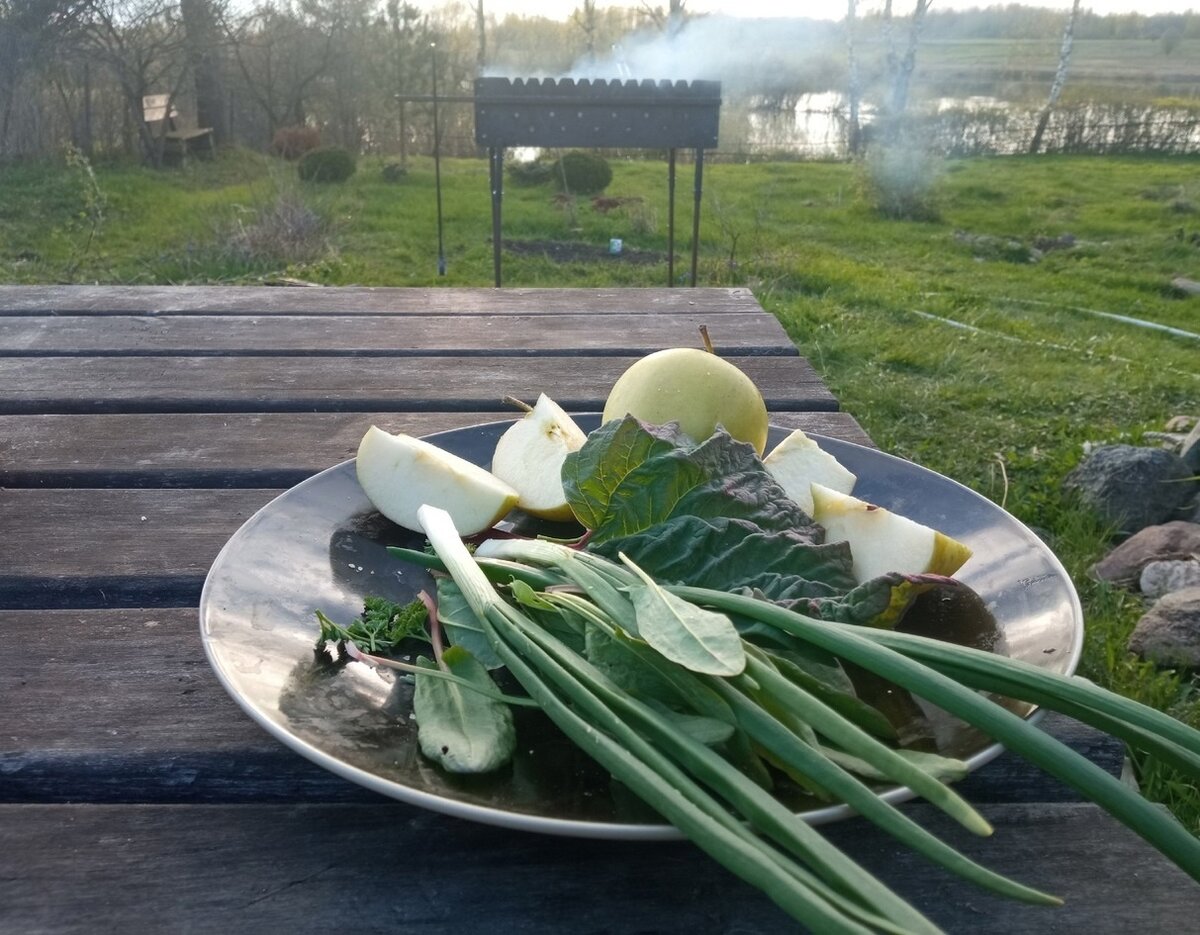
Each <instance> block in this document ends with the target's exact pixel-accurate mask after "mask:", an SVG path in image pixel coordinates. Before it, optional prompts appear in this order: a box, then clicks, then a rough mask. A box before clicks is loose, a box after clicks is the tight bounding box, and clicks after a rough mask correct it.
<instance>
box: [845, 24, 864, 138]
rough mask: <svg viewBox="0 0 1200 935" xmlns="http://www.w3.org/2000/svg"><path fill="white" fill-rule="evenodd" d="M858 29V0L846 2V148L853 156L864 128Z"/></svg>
mask: <svg viewBox="0 0 1200 935" xmlns="http://www.w3.org/2000/svg"><path fill="white" fill-rule="evenodd" d="M857 30H858V0H847V3H846V106H847V109H848V115H847V118H846V148H847V149H848V150H849V151H850V155H851V156H856V155H858V153H859V151H860V150H861V149H862V128H861V127H860V126H859V122H858V109H859V106H860V104H861V102H862V86H861V84H860V78H859V73H858V52H857V50H856V49H855V44H854V41H855V33H856V32H857Z"/></svg>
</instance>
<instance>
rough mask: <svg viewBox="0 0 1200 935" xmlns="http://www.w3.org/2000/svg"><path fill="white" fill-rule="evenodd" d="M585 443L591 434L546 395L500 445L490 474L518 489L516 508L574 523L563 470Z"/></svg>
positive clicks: (539, 399)
mask: <svg viewBox="0 0 1200 935" xmlns="http://www.w3.org/2000/svg"><path fill="white" fill-rule="evenodd" d="M585 441H587V435H586V434H585V433H584V431H583V430H582V429H581V428H580V427H579V426H578V425H576V424H575V420H574V419H572V418H571V417H570V416H569V415H567V413H566V412H564V411H563V409H562V407H561V406H559V405H558V403H556V402H555V401H554V400H552V399H551V398H550V397H549V396H547V395H546V394H545V393H543V394H541V395H540V396H539V397H538V398H537V402H536V403H535V404H534V406H533V408H532V409H530V410H529V412H527V413H525V417H524V418H523V419H520V420H518V421H517V422H514V423H513V424H512V425H511V426H510V427H509V428H508V430H507V431H505V433H504V434H503V435H501V436H500V440H499V441H498V442H496V453H495V454H494V455H492V473H493V474H494V475H496V477H498V478H500V480H502V481H504V482H505V483H506V484H509V485H510V486H511V487H512V488H513V489H514V490H516V492H517V495H518V496H519V498H520V499H519V500H518V502H517V506H519V507H520V508H521V509H522V510H525V511H526V512H527V513H532V514H533V515H534V516H541V517H543V518H545V519H554V520H568V519H572V518H573V517H574V514H573V513H572V512H571V508H570V507H569V506H568V505H567V495H566V494H565V493H564V492H563V485H562V465H563V459H565V458H566V456H567V455H568V454H569V453H570V452H572V451H578V450H579V449H580V448H582V447H583V443H584V442H585Z"/></svg>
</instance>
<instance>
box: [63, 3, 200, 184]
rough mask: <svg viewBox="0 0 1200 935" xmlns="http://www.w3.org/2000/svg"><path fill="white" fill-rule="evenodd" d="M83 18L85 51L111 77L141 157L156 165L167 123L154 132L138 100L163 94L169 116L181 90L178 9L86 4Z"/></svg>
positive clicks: (183, 71)
mask: <svg viewBox="0 0 1200 935" xmlns="http://www.w3.org/2000/svg"><path fill="white" fill-rule="evenodd" d="M86 17H87V20H86V28H85V30H84V32H83V41H84V43H85V45H86V47H87V48H88V50H89V51H90V52H91V54H92V55H93V57H94V58H96V59H97V60H98V61H100V62H101V63H102V64H103V65H104V66H105V67H106V68H107V69H108V70H109V71H110V72H111V74H112V75H113V77H114V78H115V79H116V81H117V84H118V85H119V87H120V89H121V95H122V98H123V100H124V102H125V107H126V112H127V115H128V118H129V123H130V125H131V126H132V127H133V128H134V129H135V132H136V135H137V138H138V141H139V143H140V145H141V150H142V156H143V158H144V159H146V160H147V161H148V162H151V163H153V164H154V165H155V166H161V165H162V158H163V144H164V142H165V134H166V129H167V121H166V120H164V121H162V124H161V129H160V131H159V133H158V135H155V134H153V133H152V132H151V129H150V127H149V125H148V124H147V123H146V120H145V115H144V113H143V109H142V108H143V98H145V97H146V96H147V95H149V94H164V93H165V94H166V95H167V105H166V109H165V113H167V114H170V113H171V112H172V110H173V108H174V102H175V99H176V97H177V95H178V94H179V91H180V89H181V88H182V87H183V83H184V79H185V78H186V76H187V69H186V68H185V67H183V61H184V58H185V55H184V42H185V36H184V31H183V24H182V21H181V20H180V18H179V8H178V7H177V6H176V5H175V4H174V3H173V2H172V0H91V2H90V3H89V5H88V9H87V12H86Z"/></svg>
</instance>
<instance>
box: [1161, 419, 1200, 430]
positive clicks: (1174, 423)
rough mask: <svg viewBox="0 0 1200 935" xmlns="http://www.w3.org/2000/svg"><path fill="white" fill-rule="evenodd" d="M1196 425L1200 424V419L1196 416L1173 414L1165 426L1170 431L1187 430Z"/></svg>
mask: <svg viewBox="0 0 1200 935" xmlns="http://www.w3.org/2000/svg"><path fill="white" fill-rule="evenodd" d="M1195 425H1200V419H1198V418H1196V417H1195V416H1171V418H1169V419H1168V420H1167V424H1166V425H1164V426H1163V428H1165V429H1166V430H1167V431H1168V432H1186V431H1187V430H1188V429H1190V428H1192V426H1195Z"/></svg>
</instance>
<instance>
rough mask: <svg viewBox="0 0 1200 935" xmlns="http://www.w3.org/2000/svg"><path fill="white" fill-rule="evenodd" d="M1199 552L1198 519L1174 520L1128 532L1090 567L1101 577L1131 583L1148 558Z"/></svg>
mask: <svg viewBox="0 0 1200 935" xmlns="http://www.w3.org/2000/svg"><path fill="white" fill-rule="evenodd" d="M1196 554H1200V523H1189V522H1184V521H1182V520H1175V521H1174V522H1170V523H1163V524H1162V525H1161V526H1148V527H1146V528H1145V529H1143V530H1141V531H1140V532H1138V533H1135V534H1134V535H1132V536H1130V537H1129V538H1128V539H1126V540H1125V541H1124V542H1122V543H1121V544H1120V545H1119V546H1117V547H1116V548H1115V549H1113V550H1112V551H1111V552H1109V553H1108V555H1106V556H1104V558H1102V559H1101V560H1100V561H1098V562H1097V563H1096V564H1095V565H1093V566H1092V567H1091V574H1092V576H1093V577H1095V578H1099V579H1100V580H1101V581H1110V582H1112V583H1113V584H1122V585H1132V584H1134V583H1135V582H1136V581H1137V580H1138V578H1139V577H1141V574H1142V569H1143V568H1145V567H1146V566H1147V565H1148V564H1150V563H1151V562H1156V561H1175V560H1184V559H1189V558H1191V557H1192V556H1193V555H1196Z"/></svg>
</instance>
